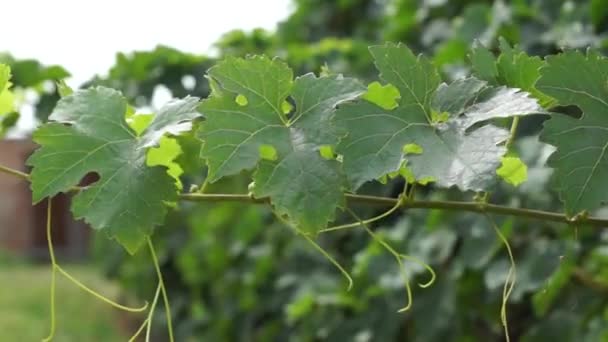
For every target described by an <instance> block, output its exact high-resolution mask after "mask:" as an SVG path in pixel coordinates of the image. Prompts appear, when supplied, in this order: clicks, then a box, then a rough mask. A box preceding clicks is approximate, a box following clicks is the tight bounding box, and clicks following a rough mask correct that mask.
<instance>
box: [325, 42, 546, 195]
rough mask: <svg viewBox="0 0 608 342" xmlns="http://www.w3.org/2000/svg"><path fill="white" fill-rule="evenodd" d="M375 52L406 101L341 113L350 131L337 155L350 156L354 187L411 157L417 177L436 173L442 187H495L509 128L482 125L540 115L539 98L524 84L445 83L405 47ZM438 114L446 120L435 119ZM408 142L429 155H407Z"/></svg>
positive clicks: (338, 117) (351, 106) (346, 107)
mask: <svg viewBox="0 0 608 342" xmlns="http://www.w3.org/2000/svg"><path fill="white" fill-rule="evenodd" d="M370 50H371V53H372V55H373V56H374V59H375V60H376V66H377V68H378V70H379V71H380V76H381V77H382V78H383V80H385V81H387V82H390V83H391V84H392V85H394V86H395V87H396V88H397V89H398V90H399V92H400V94H401V100H400V101H399V107H397V108H395V109H392V110H390V111H389V110H385V109H383V108H381V107H379V106H377V105H375V104H373V103H370V102H368V101H361V102H359V103H355V104H346V105H344V106H342V107H341V108H340V109H339V110H338V111H337V112H336V123H337V125H338V126H339V127H340V128H341V129H343V130H345V131H348V132H349V134H348V135H347V136H346V137H345V138H344V139H342V141H341V143H340V144H339V145H338V153H340V154H342V155H343V156H344V169H345V171H346V173H347V175H348V177H349V180H350V183H351V185H352V187H353V188H354V189H356V188H358V187H359V186H360V185H361V184H363V183H364V182H365V181H368V180H372V179H379V178H381V177H382V176H384V175H386V174H390V173H392V172H396V171H398V170H399V169H400V168H401V166H402V165H403V161H404V159H407V167H408V169H409V170H410V171H411V173H413V176H414V177H415V179H433V180H434V181H435V182H436V183H437V184H438V185H440V186H443V187H450V186H453V185H456V186H458V187H459V188H460V189H462V190H476V191H480V190H485V189H486V188H488V187H489V186H490V185H491V184H492V183H493V182H494V180H495V176H496V172H495V171H496V169H497V168H498V166H499V164H500V158H501V157H502V156H503V155H504V154H505V152H506V150H505V148H504V147H503V146H498V144H499V143H501V142H503V141H505V140H506V139H507V137H508V132H507V131H506V130H504V129H502V128H498V127H495V126H493V125H489V124H486V125H483V126H481V127H477V125H476V124H477V123H479V122H482V121H487V120H490V119H493V118H499V117H508V116H515V115H527V114H533V113H538V112H540V111H541V108H540V106H539V105H538V104H537V103H536V101H535V100H533V99H531V98H529V97H527V94H525V93H523V92H520V91H519V90H517V89H507V88H503V87H500V88H494V87H487V85H486V83H485V82H483V81H479V80H476V79H472V78H471V79H465V80H459V81H456V82H455V83H453V84H451V85H445V84H442V85H440V79H439V76H438V74H437V71H436V70H435V69H434V68H433V66H432V65H431V64H430V63H429V62H428V61H427V60H426V59H424V58H423V57H418V58H417V57H416V56H415V55H414V54H413V53H412V52H411V51H410V50H409V49H408V48H407V47H405V46H403V45H394V44H387V45H384V46H375V47H372V48H371V49H370ZM437 113H447V114H446V115H442V114H437ZM438 117H442V118H443V119H442V120H435V119H436V118H438ZM473 126H475V127H473ZM406 144H416V145H417V146H419V147H420V148H421V150H422V151H423V153H421V154H408V155H404V151H403V147H404V146H405V145H406ZM411 176H412V175H410V177H411Z"/></svg>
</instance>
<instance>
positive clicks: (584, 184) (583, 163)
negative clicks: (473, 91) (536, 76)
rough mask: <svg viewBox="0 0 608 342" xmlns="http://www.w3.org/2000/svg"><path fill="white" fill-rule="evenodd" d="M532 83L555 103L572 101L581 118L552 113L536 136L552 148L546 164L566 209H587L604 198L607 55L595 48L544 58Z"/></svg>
mask: <svg viewBox="0 0 608 342" xmlns="http://www.w3.org/2000/svg"><path fill="white" fill-rule="evenodd" d="M547 63H548V65H547V66H546V67H545V68H543V69H542V70H541V78H540V80H539V81H538V84H537V87H538V89H540V90H541V91H542V92H544V93H546V94H548V95H549V96H551V97H553V98H555V99H556V100H557V101H558V102H559V104H560V105H564V106H566V105H576V106H578V107H579V108H580V109H581V110H582V111H583V116H582V117H581V118H580V119H576V118H573V117H571V116H567V115H562V114H554V115H553V116H552V117H551V119H550V120H548V121H546V123H545V125H544V129H543V131H542V133H541V140H542V141H544V142H546V143H549V144H551V145H553V146H555V147H557V151H556V152H555V153H553V155H551V157H550V158H549V160H548V165H549V166H551V167H553V168H555V177H556V181H557V190H558V192H559V193H560V197H561V199H562V201H563V202H564V204H565V208H566V212H567V213H568V214H569V215H575V214H577V213H579V212H582V211H584V210H587V211H592V210H595V209H597V208H598V207H599V206H600V205H601V204H602V203H605V202H606V201H607V200H608V193H607V192H606V189H605V184H606V179H607V177H608V153H607V150H608V116H607V115H606V113H607V112H608V89H607V88H606V85H607V83H608V60H607V59H606V58H604V57H601V56H599V55H598V54H596V53H593V52H590V53H588V54H587V55H586V56H585V55H583V54H581V53H579V52H573V51H570V52H566V53H563V54H561V55H557V56H552V57H548V58H547Z"/></svg>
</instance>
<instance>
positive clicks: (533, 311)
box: [0, 0, 608, 341]
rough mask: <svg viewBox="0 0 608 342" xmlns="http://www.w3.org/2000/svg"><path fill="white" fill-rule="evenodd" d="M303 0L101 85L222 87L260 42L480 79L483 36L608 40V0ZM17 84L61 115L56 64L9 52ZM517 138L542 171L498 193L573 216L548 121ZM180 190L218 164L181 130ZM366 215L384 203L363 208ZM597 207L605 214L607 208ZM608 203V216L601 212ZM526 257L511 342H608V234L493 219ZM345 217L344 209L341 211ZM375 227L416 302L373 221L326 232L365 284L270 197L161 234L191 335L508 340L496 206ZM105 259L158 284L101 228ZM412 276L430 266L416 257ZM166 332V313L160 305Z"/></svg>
mask: <svg viewBox="0 0 608 342" xmlns="http://www.w3.org/2000/svg"><path fill="white" fill-rule="evenodd" d="M294 3H295V5H296V10H295V11H294V13H293V14H292V15H291V16H290V17H289V18H288V19H287V20H286V21H284V22H283V23H281V24H280V25H279V27H278V30H277V32H274V33H271V32H266V31H263V30H254V31H252V32H242V31H232V32H229V33H227V34H226V35H225V36H224V37H223V38H222V39H220V40H219V41H218V42H217V48H218V51H219V56H217V57H209V56H197V55H192V54H187V53H183V52H180V51H177V50H174V49H172V48H169V47H163V46H159V47H158V48H157V49H155V50H153V51H142V52H137V53H134V54H130V55H124V54H119V55H118V56H117V60H116V64H115V65H114V67H112V69H111V70H110V71H109V73H108V74H107V75H106V76H101V77H96V78H95V79H92V80H91V81H90V82H89V83H88V84H89V85H93V84H102V85H107V86H111V87H114V88H117V89H120V90H122V91H123V92H124V94H125V95H126V96H127V98H128V99H129V100H130V101H132V103H134V104H136V105H137V106H149V105H150V104H151V101H152V95H153V93H154V89H155V88H156V87H157V86H158V85H163V86H165V87H166V88H167V89H169V90H170V91H171V93H172V95H173V96H176V97H182V96H185V95H187V94H190V95H195V96H203V97H204V96H206V95H207V94H208V93H209V87H208V83H207V80H205V79H204V77H203V76H204V74H205V71H206V70H207V69H208V68H209V67H210V66H211V65H213V64H214V63H215V61H216V60H217V59H218V58H221V57H223V56H228V55H236V56H243V55H246V54H254V53H256V54H259V53H265V54H268V55H273V56H274V55H277V56H280V57H281V58H283V59H285V60H286V61H287V62H288V63H289V64H290V65H291V66H292V68H293V69H294V71H295V73H296V74H303V73H306V72H310V71H314V72H320V71H321V70H322V69H323V68H328V69H329V70H331V71H332V72H340V73H344V74H346V75H349V76H357V77H360V78H362V79H363V80H367V81H372V80H374V79H375V70H374V67H373V64H372V62H371V56H370V54H369V53H368V51H367V46H368V45H373V44H380V43H382V42H384V41H387V40H388V41H401V42H404V43H406V44H407V45H408V46H410V47H411V48H412V49H413V50H414V51H416V52H421V53H425V54H428V55H430V56H433V61H434V63H436V65H438V66H440V67H441V70H442V72H443V73H444V76H445V77H446V78H452V79H455V78H458V77H462V76H464V75H467V74H468V73H469V72H470V70H468V68H467V66H466V61H467V52H468V50H469V48H470V47H471V46H472V45H473V44H474V42H475V41H476V40H478V41H479V42H481V43H482V44H484V45H486V46H488V47H491V48H492V49H494V51H496V48H497V45H498V37H504V38H505V39H506V40H507V41H508V42H509V43H511V44H519V45H520V47H521V48H522V49H523V50H525V51H527V52H528V53H530V54H534V55H539V56H543V55H546V54H549V53H556V52H558V51H560V50H561V49H563V48H586V47H588V46H591V47H593V48H596V49H598V50H600V51H602V52H603V53H604V54H605V53H606V51H607V49H608V1H606V0H587V1H583V0H581V1H562V0H559V1H557V0H556V1H551V0H514V1H511V2H506V1H472V0H456V1H446V0H433V1H431V0H426V1H423V0H337V1H322V0H295V1H294ZM0 59H1V60H2V61H5V62H8V63H9V64H10V65H11V67H12V68H13V73H14V75H15V77H14V83H15V85H16V86H17V87H21V88H33V89H36V90H37V91H38V92H39V94H40V96H39V97H38V99H37V103H36V114H37V116H38V118H39V119H40V120H42V121H44V120H45V119H46V117H48V114H49V113H50V110H51V109H52V106H53V105H54V103H55V101H56V100H57V99H58V95H57V93H56V90H54V89H53V90H50V91H49V89H44V88H43V87H40V84H41V83H42V82H43V81H45V80H52V79H59V78H62V77H65V76H66V75H67V72H66V71H65V70H63V69H62V68H60V67H50V68H47V67H43V66H41V65H39V64H36V63H37V62H35V61H19V60H14V59H12V58H11V57H10V56H3V57H1V58H0ZM520 127H521V129H520V133H521V134H520V135H521V136H520V137H519V141H518V143H517V148H518V151H519V153H520V155H521V156H522V159H523V160H524V161H525V162H526V163H527V164H528V166H529V168H530V169H529V180H528V181H527V182H526V183H524V184H523V185H522V186H520V187H518V188H513V187H511V186H509V185H502V186H500V187H499V188H498V189H496V190H495V191H494V192H493V193H492V196H491V201H492V202H494V203H500V204H506V205H511V206H522V207H529V208H539V209H546V210H554V211H561V210H562V205H561V203H560V202H559V200H558V198H557V196H556V195H555V193H554V192H552V191H549V190H548V189H549V188H550V186H551V184H552V183H551V170H550V169H548V168H547V167H545V166H544V165H545V160H546V158H547V157H548V155H549V154H550V153H551V151H552V149H551V147H549V146H546V145H543V144H541V143H540V142H538V138H537V133H538V130H539V128H540V122H539V119H538V118H525V119H523V122H522V124H521V126H520ZM179 142H180V146H181V148H182V150H183V151H184V153H183V154H182V156H181V157H179V159H178V163H179V164H180V166H181V167H182V168H183V169H184V175H185V176H184V178H183V183H184V188H185V189H188V187H189V186H190V184H200V183H201V182H202V181H203V179H204V174H205V172H203V171H202V170H204V168H205V166H204V165H203V164H202V163H201V161H200V160H198V158H196V156H197V155H198V150H199V149H200V145H199V143H198V142H197V141H196V140H195V139H194V138H193V137H188V136H186V137H182V138H180V141H179ZM248 179H249V178H248V175H245V174H244V175H242V176H239V177H233V178H231V179H229V180H223V181H220V182H218V183H216V184H212V185H211V186H210V188H209V192H226V193H242V192H245V191H246V190H247V183H248ZM401 187H402V184H399V182H398V181H394V182H389V184H388V185H380V184H379V183H370V184H368V185H366V186H365V187H364V188H363V192H364V193H368V194H377V195H385V196H391V195H392V196H396V194H397V193H398V192H399V189H400V188H401ZM421 190H422V191H420V193H419V196H421V198H429V199H451V200H463V199H470V198H471V197H472V194H470V193H469V194H462V193H460V192H457V191H434V190H433V188H432V186H429V187H426V188H424V189H421ZM355 209H356V210H357V212H358V213H359V214H360V215H362V216H366V217H367V216H372V215H374V214H378V213H379V212H378V211H377V210H376V209H374V208H364V207H361V208H355ZM600 214H601V213H600ZM606 214H608V211H605V215H606ZM494 220H495V221H496V222H497V224H498V225H499V226H500V227H501V229H502V230H503V232H504V233H505V234H506V235H507V237H508V239H509V241H510V243H511V245H512V247H513V249H514V252H515V259H516V262H517V268H518V273H517V284H516V286H515V290H514V293H513V295H512V297H511V300H510V301H509V307H508V315H509V322H510V327H511V337H512V339H513V340H516V341H544V340H551V339H552V340H555V341H608V233H606V232H603V231H602V230H600V229H593V228H590V227H576V229H573V228H572V227H566V226H565V225H559V224H549V223H543V222H537V221H528V220H523V219H517V220H515V219H508V218H503V217H494ZM339 221H340V222H342V221H344V222H346V221H348V218H347V217H346V216H345V217H343V218H339ZM374 229H375V230H376V231H377V232H379V233H380V234H382V236H384V237H385V238H387V239H389V240H390V241H391V242H392V245H393V246H394V247H395V248H396V249H397V250H399V251H400V252H403V253H407V254H410V255H413V256H416V257H418V258H420V259H422V260H424V261H426V262H427V263H429V264H431V265H432V266H433V267H434V268H435V270H436V271H437V273H438V280H437V282H436V283H435V284H434V285H433V286H432V287H430V288H427V289H420V288H415V289H414V306H413V308H412V310H411V311H409V312H407V313H404V314H398V313H397V312H396V311H397V310H398V309H399V308H400V307H401V306H403V304H404V301H405V291H404V288H403V284H402V281H401V280H400V279H401V278H400V274H399V270H398V268H397V264H396V263H395V262H394V260H393V259H392V257H391V256H390V255H389V254H387V253H386V252H384V251H383V250H382V248H380V246H379V245H378V244H377V243H375V242H373V241H370V239H369V237H368V235H367V234H366V233H365V231H363V230H362V229H353V230H350V231H348V232H337V233H332V234H327V235H323V236H321V237H320V238H319V242H320V243H321V244H322V246H323V247H324V248H326V249H327V250H328V251H329V252H330V253H331V254H332V255H333V256H335V257H336V258H337V259H338V260H339V261H340V262H341V263H342V264H343V265H345V266H346V267H347V269H349V270H351V272H352V275H353V278H354V280H355V287H354V288H353V289H352V290H351V291H346V286H345V281H344V279H343V278H342V276H341V275H340V273H339V272H337V271H336V270H335V269H334V268H333V266H332V265H331V264H329V263H328V262H327V260H325V259H324V258H323V257H322V256H321V255H319V254H318V253H317V252H316V251H315V250H314V249H312V248H311V247H310V246H309V245H308V244H307V243H306V241H305V240H303V239H301V238H298V237H297V236H296V235H295V234H294V233H293V232H292V231H290V230H289V229H288V228H287V227H285V226H283V225H282V224H280V223H279V222H276V221H275V220H274V219H273V215H272V214H271V212H270V211H269V208H266V207H264V206H254V205H248V204H238V203H205V204H192V203H180V206H179V208H176V209H175V210H173V211H172V212H171V214H170V216H169V219H168V220H167V222H166V224H165V225H164V226H162V227H159V228H158V229H157V231H156V234H155V238H154V241H155V242H156V244H157V245H158V246H159V248H160V253H159V254H160V257H161V261H162V270H163V273H164V275H165V279H167V282H168V287H169V291H170V293H169V296H170V298H171V302H172V305H173V306H172V309H173V315H174V323H175V326H176V334H177V340H178V341H199V340H212V341H285V340H293V341H316V340H338V341H342V340H346V341H372V340H373V341H501V340H503V338H504V337H503V331H502V327H501V325H500V316H499V311H500V304H501V302H500V301H501V293H502V285H503V282H504V279H505V276H506V273H507V268H508V257H507V254H506V251H505V249H504V248H503V246H502V244H501V243H500V241H499V239H498V238H497V237H496V234H495V233H494V231H493V229H492V227H491V225H490V224H489V222H488V221H487V220H486V219H485V218H484V217H483V216H479V215H475V214H468V213H460V212H442V211H436V210H428V211H426V210H410V211H407V212H400V213H396V214H394V215H391V217H389V218H387V219H385V220H383V221H381V222H379V223H378V224H377V225H375V227H374ZM95 252H96V260H97V261H98V263H99V265H100V267H101V268H102V269H103V270H104V271H105V273H106V274H107V276H109V277H111V278H114V279H118V280H119V281H120V283H121V284H122V286H123V288H124V290H125V291H127V292H129V293H132V294H136V295H137V296H139V297H141V298H142V299H148V298H151V297H152V296H153V293H154V288H155V285H156V282H155V273H154V269H153V266H152V263H151V261H150V257H149V255H147V254H146V253H145V252H143V251H142V252H140V253H138V254H137V255H135V256H134V257H131V256H128V255H126V254H125V253H124V251H123V250H122V248H120V247H118V246H115V245H114V244H110V243H108V241H107V240H105V239H104V237H103V236H100V238H99V239H96V243H95ZM408 267H409V269H408V270H409V272H410V274H411V275H412V277H414V278H416V279H415V280H416V281H424V279H425V278H424V277H426V276H427V275H426V274H425V273H424V272H423V270H422V269H421V268H420V267H419V266H417V265H414V264H408ZM155 319H156V322H155V325H154V327H155V329H156V330H157V332H156V334H157V336H158V339H159V340H163V339H164V337H163V336H164V335H163V334H164V328H165V326H164V325H165V323H166V322H165V321H164V316H163V313H162V312H158V313H157V315H156V317H155Z"/></svg>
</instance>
